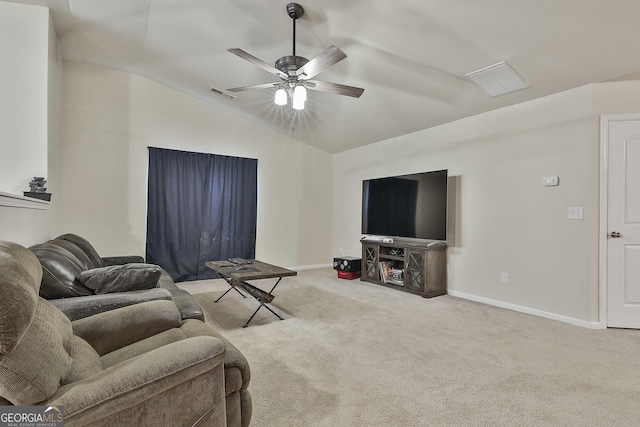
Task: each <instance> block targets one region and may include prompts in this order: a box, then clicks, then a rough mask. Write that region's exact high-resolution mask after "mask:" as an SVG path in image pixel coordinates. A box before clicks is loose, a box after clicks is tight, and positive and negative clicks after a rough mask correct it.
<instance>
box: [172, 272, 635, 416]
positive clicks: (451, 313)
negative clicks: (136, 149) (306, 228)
mask: <svg viewBox="0 0 640 427" xmlns="http://www.w3.org/2000/svg"><path fill="white" fill-rule="evenodd" d="M254 283H255V284H258V285H260V286H262V287H265V288H266V287H268V286H269V285H271V284H273V283H274V281H258V282H254ZM180 286H181V287H182V288H184V289H186V290H188V291H189V292H191V293H192V294H194V295H196V298H197V300H198V302H199V303H200V304H201V305H202V307H203V309H204V310H205V314H206V321H207V323H208V324H210V325H211V326H213V327H214V328H216V329H217V330H219V331H220V332H221V333H222V334H223V335H224V336H225V337H227V338H228V339H229V340H230V341H231V342H233V343H234V344H235V345H236V346H237V347H238V348H239V349H240V350H241V351H242V352H243V353H244V354H245V356H246V357H247V359H248V360H249V364H250V366H251V370H252V378H251V385H250V390H251V394H252V396H253V405H254V406H253V410H254V412H253V418H252V423H251V425H252V426H254V427H286V426H292V427H294V426H295V427H305V426H332V427H334V426H340V427H342V426H344V427H357V426H367V427H369V426H385V427H390V426H608V425H611V426H632V425H640V331H633V330H612V329H609V330H595V331H594V330H588V329H584V328H580V327H576V326H571V325H568V324H564V323H560V322H556V321H552V320H546V319H542V318H538V317H534V316H529V315H526V314H521V313H516V312H512V311H509V310H504V309H500V308H495V307H492V306H488V305H483V304H479V303H475V302H471V301H466V300H463V299H459V298H454V297H451V296H448V295H447V296H441V297H437V298H432V299H423V298H421V297H419V296H415V295H411V294H407V293H404V292H399V291H396V290H393V289H387V288H383V287H381V286H377V285H373V284H369V283H366V282H361V281H359V280H341V279H338V278H337V277H336V272H335V271H333V270H331V269H318V270H309V271H302V272H300V273H299V275H298V276H297V277H289V278H285V279H283V281H282V282H281V283H280V285H278V288H277V289H276V291H275V292H274V293H275V295H276V298H275V300H274V301H273V306H274V307H275V309H276V311H277V312H278V313H280V314H281V315H282V316H283V317H284V318H285V320H283V321H280V320H278V319H277V318H276V317H275V316H273V315H272V314H271V313H269V312H268V311H267V310H265V309H264V308H263V309H261V310H260V311H259V312H258V314H257V315H256V317H255V318H254V320H253V321H252V323H251V324H250V325H249V327H248V328H245V329H243V328H242V325H243V324H244V323H245V321H246V320H247V319H248V318H249V316H250V315H251V313H253V311H254V310H255V308H256V307H257V304H258V303H257V302H256V301H255V300H254V299H253V298H246V299H243V298H242V297H240V296H239V295H238V294H237V293H235V292H233V291H232V292H230V293H229V294H227V296H225V297H224V298H223V299H222V300H221V301H220V302H218V303H214V302H213V301H214V299H216V298H217V297H218V296H219V295H221V294H222V292H223V291H224V290H226V289H227V285H226V283H225V282H224V281H222V280H211V281H200V282H189V283H182V284H180ZM550 297H551V296H550Z"/></svg>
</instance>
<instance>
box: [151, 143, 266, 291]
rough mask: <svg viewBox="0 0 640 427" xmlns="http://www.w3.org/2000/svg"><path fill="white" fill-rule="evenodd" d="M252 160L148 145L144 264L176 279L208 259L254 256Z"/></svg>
mask: <svg viewBox="0 0 640 427" xmlns="http://www.w3.org/2000/svg"><path fill="white" fill-rule="evenodd" d="M257 181H258V160H257V159H247V158H240V157H231V156H221V155H215V154H206V153H193V152H187V151H178V150H168V149H162V148H153V147H149V179H148V195H147V243H146V257H147V262H149V263H152V264H158V265H160V266H161V267H162V268H164V269H165V270H167V272H169V274H170V275H171V277H173V279H174V280H175V281H177V282H183V281H190V280H202V279H210V278H215V277H218V275H217V274H216V273H215V272H214V271H213V270H210V269H209V268H207V267H206V266H205V262H206V261H209V260H224V259H228V258H233V257H238V258H248V259H252V258H255V246H256V222H257V200H258V197H257V194H258V183H257Z"/></svg>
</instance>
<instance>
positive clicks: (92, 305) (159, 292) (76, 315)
mask: <svg viewBox="0 0 640 427" xmlns="http://www.w3.org/2000/svg"><path fill="white" fill-rule="evenodd" d="M172 299H173V297H172V296H171V292H169V291H168V290H166V289H162V288H154V289H145V290H141V291H130V292H116V293H112V294H101V295H87V296H83V297H73V298H58V299H52V300H49V302H50V303H52V304H53V305H55V306H56V307H57V308H58V309H59V310H60V311H62V312H63V313H64V314H65V315H66V316H67V317H68V318H69V320H72V321H73V320H78V319H83V318H85V317H89V316H93V315H94V314H98V313H103V312H105V311H111V310H115V309H116V308H120V307H126V306H129V305H133V304H139V303H141V302H147V301H156V300H169V301H170V300H172Z"/></svg>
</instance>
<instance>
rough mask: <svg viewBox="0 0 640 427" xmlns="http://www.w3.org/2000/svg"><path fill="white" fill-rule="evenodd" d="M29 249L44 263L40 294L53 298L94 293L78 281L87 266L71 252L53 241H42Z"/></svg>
mask: <svg viewBox="0 0 640 427" xmlns="http://www.w3.org/2000/svg"><path fill="white" fill-rule="evenodd" d="M29 249H31V252H33V253H34V254H35V255H36V257H38V260H39V261H40V264H41V265H42V284H41V286H40V296H42V297H43V298H46V299H53V298H68V297H78V296H82V295H93V291H92V290H91V289H89V288H87V287H86V286H84V285H83V284H82V283H80V282H78V281H76V277H78V274H80V273H81V272H83V271H84V270H85V268H84V266H83V264H82V262H80V260H78V258H76V257H75V256H74V255H73V254H72V253H71V252H69V251H68V250H66V249H65V248H63V247H61V246H58V245H55V244H53V243H41V244H39V245H34V246H31V247H30V248H29Z"/></svg>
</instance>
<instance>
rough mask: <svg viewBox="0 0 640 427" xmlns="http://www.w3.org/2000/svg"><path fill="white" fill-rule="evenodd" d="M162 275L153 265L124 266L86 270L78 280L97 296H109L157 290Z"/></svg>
mask: <svg viewBox="0 0 640 427" xmlns="http://www.w3.org/2000/svg"><path fill="white" fill-rule="evenodd" d="M161 273H162V269H161V268H160V267H159V266H157V265H153V264H124V265H111V266H108V267H100V268H93V269H91V270H86V271H83V272H81V273H80V274H78V277H77V279H78V281H79V282H80V283H82V284H83V285H84V286H86V287H87V288H89V289H91V290H93V291H94V292H95V293H96V294H108V293H112V292H126V291H137V290H141V289H152V288H156V287H158V279H159V278H160V274H161Z"/></svg>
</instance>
